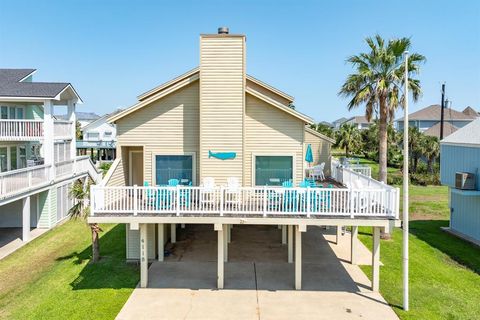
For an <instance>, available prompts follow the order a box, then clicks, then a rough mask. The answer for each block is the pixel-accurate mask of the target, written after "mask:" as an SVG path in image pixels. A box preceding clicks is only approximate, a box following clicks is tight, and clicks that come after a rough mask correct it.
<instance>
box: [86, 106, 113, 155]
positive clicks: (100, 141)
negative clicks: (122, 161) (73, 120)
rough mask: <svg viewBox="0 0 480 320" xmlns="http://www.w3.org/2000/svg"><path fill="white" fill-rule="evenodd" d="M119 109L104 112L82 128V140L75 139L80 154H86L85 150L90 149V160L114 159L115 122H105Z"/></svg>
mask: <svg viewBox="0 0 480 320" xmlns="http://www.w3.org/2000/svg"><path fill="white" fill-rule="evenodd" d="M119 111H120V110H119ZM119 111H116V112H115V113H110V114H105V115H103V116H102V117H100V118H98V119H97V120H94V121H92V122H90V123H89V124H87V125H86V126H84V127H83V128H82V136H83V140H80V141H77V150H78V151H79V153H80V154H82V153H83V154H87V151H88V150H90V156H91V157H92V160H94V159H96V160H97V161H99V160H104V161H111V160H114V159H115V148H116V145H115V142H116V140H117V129H116V127H115V124H112V123H109V122H107V119H108V117H110V116H112V115H113V114H116V113H118V112H119ZM94 155H96V157H95V156H94Z"/></svg>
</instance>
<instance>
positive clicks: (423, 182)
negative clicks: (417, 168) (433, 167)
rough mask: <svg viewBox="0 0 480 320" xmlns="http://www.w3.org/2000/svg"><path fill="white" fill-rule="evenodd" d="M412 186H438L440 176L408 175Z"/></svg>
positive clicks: (425, 174)
mask: <svg viewBox="0 0 480 320" xmlns="http://www.w3.org/2000/svg"><path fill="white" fill-rule="evenodd" d="M410 180H411V182H412V184H416V185H420V186H427V185H440V174H439V173H438V172H436V173H434V174H431V173H413V174H411V175H410Z"/></svg>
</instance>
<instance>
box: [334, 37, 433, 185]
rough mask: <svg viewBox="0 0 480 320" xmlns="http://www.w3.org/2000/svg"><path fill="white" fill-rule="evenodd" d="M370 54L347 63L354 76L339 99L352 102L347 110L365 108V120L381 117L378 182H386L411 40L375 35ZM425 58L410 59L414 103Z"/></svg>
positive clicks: (370, 43) (367, 41)
mask: <svg viewBox="0 0 480 320" xmlns="http://www.w3.org/2000/svg"><path fill="white" fill-rule="evenodd" d="M365 42H366V43H367V44H368V46H369V48H370V51H369V52H367V53H360V54H358V55H354V56H351V57H350V58H348V59H347V62H349V63H350V64H351V65H352V66H353V67H354V68H355V73H353V74H350V75H348V77H347V79H346V81H345V83H344V84H343V85H342V88H341V89H340V92H339V95H340V96H343V97H346V98H351V100H350V102H349V103H348V110H352V109H354V108H356V107H359V106H361V105H365V116H366V117H367V119H368V120H371V119H372V115H373V114H378V115H379V119H378V126H379V148H378V150H379V166H380V168H379V170H380V172H379V179H380V180H381V181H383V182H385V183H386V182H387V144H388V143H387V124H388V122H389V121H392V120H393V117H394V114H395V111H396V110H397V108H398V106H402V107H403V101H404V98H405V97H404V95H403V92H402V83H403V82H404V73H405V66H404V63H402V61H403V53H404V52H405V51H407V50H409V49H410V45H411V43H410V39H408V38H400V39H392V40H389V41H388V42H386V41H385V40H384V39H383V38H382V37H380V36H379V35H376V36H375V37H369V38H366V39H365ZM424 61H425V57H424V56H422V55H420V54H418V53H413V54H410V55H409V58H408V73H409V83H408V86H409V90H410V92H411V93H412V96H413V100H414V101H417V100H418V97H419V96H420V94H421V88H420V81H419V80H418V79H415V78H414V76H415V75H416V74H418V72H419V70H420V63H422V62H424Z"/></svg>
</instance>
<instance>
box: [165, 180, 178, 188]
mask: <svg viewBox="0 0 480 320" xmlns="http://www.w3.org/2000/svg"><path fill="white" fill-rule="evenodd" d="M179 183H180V180H178V179H169V180H168V186H169V187H176V186H178V184H179Z"/></svg>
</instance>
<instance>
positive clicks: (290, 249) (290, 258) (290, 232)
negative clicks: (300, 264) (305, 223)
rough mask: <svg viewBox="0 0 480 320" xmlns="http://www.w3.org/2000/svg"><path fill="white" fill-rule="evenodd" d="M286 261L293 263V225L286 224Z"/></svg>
mask: <svg viewBox="0 0 480 320" xmlns="http://www.w3.org/2000/svg"><path fill="white" fill-rule="evenodd" d="M287 242H288V263H293V226H292V225H289V226H288V241H287Z"/></svg>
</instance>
